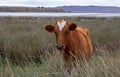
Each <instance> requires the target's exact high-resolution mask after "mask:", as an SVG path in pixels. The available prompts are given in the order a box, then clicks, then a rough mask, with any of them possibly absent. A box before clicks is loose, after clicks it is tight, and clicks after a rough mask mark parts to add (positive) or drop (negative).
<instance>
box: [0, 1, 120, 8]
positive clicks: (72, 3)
mask: <svg viewBox="0 0 120 77" xmlns="http://www.w3.org/2000/svg"><path fill="white" fill-rule="evenodd" d="M0 6H11V7H14V6H16V7H17V6H18V7H57V6H112V7H120V1H119V0H114V1H113V0H100V1H96V0H84V1H83V0H69V1H68V0H57V1H56V0H44V1H43V0H36V1H34V0H0Z"/></svg>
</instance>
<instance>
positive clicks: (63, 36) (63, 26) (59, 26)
mask: <svg viewBox="0 0 120 77" xmlns="http://www.w3.org/2000/svg"><path fill="white" fill-rule="evenodd" d="M76 27H77V25H76V24H75V23H71V24H69V23H68V22H67V21H66V20H64V19H62V20H58V21H56V24H55V25H54V26H52V25H50V24H49V25H46V26H45V29H46V30H47V31H48V32H50V33H53V32H54V33H55V36H56V42H57V45H56V47H57V49H59V50H63V49H64V48H65V47H66V44H67V41H68V40H69V34H70V31H74V30H75V29H76Z"/></svg>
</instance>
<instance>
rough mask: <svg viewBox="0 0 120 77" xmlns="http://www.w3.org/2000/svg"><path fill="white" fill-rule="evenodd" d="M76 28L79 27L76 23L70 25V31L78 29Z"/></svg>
mask: <svg viewBox="0 0 120 77" xmlns="http://www.w3.org/2000/svg"><path fill="white" fill-rule="evenodd" d="M76 27H77V24H76V23H71V24H70V27H69V30H70V31H73V30H75V29H76Z"/></svg>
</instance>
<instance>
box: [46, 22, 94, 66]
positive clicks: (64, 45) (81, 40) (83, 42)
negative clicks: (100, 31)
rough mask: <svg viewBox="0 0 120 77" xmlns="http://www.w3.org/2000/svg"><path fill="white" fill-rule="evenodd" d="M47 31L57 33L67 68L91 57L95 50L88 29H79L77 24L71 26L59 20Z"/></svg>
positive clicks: (57, 40) (49, 26) (57, 39)
mask: <svg viewBox="0 0 120 77" xmlns="http://www.w3.org/2000/svg"><path fill="white" fill-rule="evenodd" d="M45 29H46V30H47V31H48V32H50V33H51V32H54V33H55V36H56V42H57V48H58V49H59V50H60V51H62V56H63V59H64V61H65V67H71V64H72V63H75V61H76V60H78V59H79V60H81V59H82V58H83V57H84V58H85V59H89V58H90V57H91V55H92V51H93V48H92V44H91V40H90V36H89V31H88V29H87V28H83V27H79V26H77V25H76V24H75V23H71V24H69V23H68V22H67V21H66V20H58V21H56V24H55V26H52V25H47V26H46V27H45Z"/></svg>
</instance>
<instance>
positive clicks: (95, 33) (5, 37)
mask: <svg viewBox="0 0 120 77" xmlns="http://www.w3.org/2000/svg"><path fill="white" fill-rule="evenodd" d="M56 19H59V18H37V17H36V18H31V17H14V18H13V17H0V77H64V63H63V59H62V57H61V53H60V51H58V50H56V48H55V46H54V45H55V37H54V34H49V33H47V32H46V31H45V30H44V26H45V25H46V24H48V23H51V24H53V25H54V23H55V20H56ZM66 19H68V20H69V21H70V22H76V23H77V24H78V25H79V26H85V27H87V28H89V30H90V34H91V39H92V44H93V46H94V53H93V56H92V59H91V60H90V61H85V63H84V64H82V66H83V68H81V67H80V66H79V65H81V64H80V63H79V62H78V63H77V65H78V66H77V68H76V71H73V72H72V77H120V56H119V55H120V18H84V17H76V18H69V17H68V18H66Z"/></svg>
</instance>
